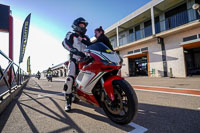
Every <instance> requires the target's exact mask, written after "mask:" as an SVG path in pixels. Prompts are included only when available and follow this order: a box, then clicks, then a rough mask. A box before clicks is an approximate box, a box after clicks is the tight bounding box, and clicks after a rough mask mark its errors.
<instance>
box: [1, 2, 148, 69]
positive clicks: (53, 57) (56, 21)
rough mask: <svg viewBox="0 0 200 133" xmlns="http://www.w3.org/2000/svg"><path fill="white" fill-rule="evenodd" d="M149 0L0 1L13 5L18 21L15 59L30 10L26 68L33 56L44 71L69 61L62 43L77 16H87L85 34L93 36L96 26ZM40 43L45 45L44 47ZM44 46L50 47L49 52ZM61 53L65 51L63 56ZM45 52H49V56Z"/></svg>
mask: <svg viewBox="0 0 200 133" xmlns="http://www.w3.org/2000/svg"><path fill="white" fill-rule="evenodd" d="M149 1H150V0H101V1H96V0H84V1H83V0H0V4H5V5H9V6H10V8H11V10H12V16H13V18H14V20H15V21H16V22H14V23H15V24H14V28H15V29H14V30H15V31H14V44H15V47H16V48H15V51H14V56H15V58H16V59H15V60H14V61H15V62H18V58H19V47H20V46H19V43H20V39H21V28H22V24H23V21H24V19H25V18H26V16H27V15H28V14H29V13H31V14H32V15H31V22H30V26H31V28H30V31H29V38H28V43H27V48H26V52H25V57H24V68H25V66H26V65H25V64H26V59H27V57H28V56H31V64H32V68H33V69H34V72H35V71H36V70H40V71H42V70H44V69H46V68H47V67H48V66H50V65H51V64H59V63H61V62H64V61H65V60H66V57H64V56H66V54H64V53H66V51H65V50H64V48H63V47H62V45H61V43H62V40H63V39H64V37H65V34H66V33H67V32H68V31H72V28H71V25H72V22H73V20H74V19H76V18H78V17H84V18H85V19H86V20H87V21H88V23H89V25H88V27H87V29H88V30H87V33H86V34H87V35H88V36H89V37H90V38H91V37H93V36H94V29H96V28H97V27H99V26H102V27H103V28H104V29H106V28H108V27H109V26H111V25H112V24H114V23H116V22H117V21H119V20H121V19H122V18H124V17H126V16H127V15H129V14H130V13H132V12H133V11H135V10H137V9H138V8H140V7H142V6H143V5H145V4H146V3H148V2H149ZM18 20H19V21H18ZM37 33H38V34H37ZM44 34H46V35H44ZM43 35H44V37H43ZM42 38H45V39H46V40H45V39H43V41H42ZM51 39H52V40H51ZM38 40H39V41H38ZM40 40H41V41H40ZM48 41H49V42H48ZM44 42H45V44H44ZM36 43H37V44H36ZM49 43H51V44H49ZM41 46H43V47H42V48H41ZM41 49H42V50H41ZM45 49H49V50H48V51H47V50H45ZM40 50H41V51H40ZM61 53H63V54H62V55H61ZM45 55H49V57H48V56H45ZM61 56H62V57H61ZM40 57H43V58H40ZM47 58H48V59H47ZM38 61H40V63H38ZM36 64H37V65H36ZM38 64H40V65H38ZM25 70H26V68H25Z"/></svg>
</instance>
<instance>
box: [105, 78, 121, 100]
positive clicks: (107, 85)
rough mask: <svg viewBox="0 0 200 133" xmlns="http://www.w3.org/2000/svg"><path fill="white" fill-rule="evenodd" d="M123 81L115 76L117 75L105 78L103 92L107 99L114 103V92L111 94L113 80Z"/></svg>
mask: <svg viewBox="0 0 200 133" xmlns="http://www.w3.org/2000/svg"><path fill="white" fill-rule="evenodd" d="M121 79H123V78H122V77H120V76H117V75H113V76H111V77H109V78H107V79H106V80H105V81H104V88H105V91H106V93H107V95H108V97H109V98H110V99H111V100H112V101H114V100H115V97H114V92H113V84H112V82H113V80H121Z"/></svg>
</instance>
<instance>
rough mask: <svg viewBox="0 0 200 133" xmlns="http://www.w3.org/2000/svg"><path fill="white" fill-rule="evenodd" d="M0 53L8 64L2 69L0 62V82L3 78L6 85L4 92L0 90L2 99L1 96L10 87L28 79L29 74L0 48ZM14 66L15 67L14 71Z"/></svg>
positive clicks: (7, 91)
mask: <svg viewBox="0 0 200 133" xmlns="http://www.w3.org/2000/svg"><path fill="white" fill-rule="evenodd" d="M0 55H1V56H3V57H4V58H5V59H6V60H7V61H8V62H9V63H8V66H7V67H6V69H4V70H3V69H2V68H1V65H2V64H0V82H1V81H2V80H4V82H5V85H6V86H4V87H6V88H7V89H6V90H5V91H4V92H1V94H0V100H2V98H3V96H5V95H6V94H8V93H11V91H12V89H14V88H16V87H17V86H18V85H20V84H21V83H22V82H23V81H25V80H26V79H28V78H29V76H28V75H27V74H26V73H25V72H24V71H23V70H22V69H21V68H20V67H19V66H18V65H17V64H16V63H14V62H13V61H12V60H11V59H10V58H9V57H8V56H6V54H4V53H3V52H2V51H1V50H0ZM0 63H1V62H0ZM15 68H17V69H16V71H15ZM8 77H10V78H8ZM1 87H2V86H0V89H1Z"/></svg>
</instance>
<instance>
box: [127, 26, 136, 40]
mask: <svg viewBox="0 0 200 133" xmlns="http://www.w3.org/2000/svg"><path fill="white" fill-rule="evenodd" d="M134 40H135V38H134V34H133V29H130V30H129V36H128V42H133V41H134Z"/></svg>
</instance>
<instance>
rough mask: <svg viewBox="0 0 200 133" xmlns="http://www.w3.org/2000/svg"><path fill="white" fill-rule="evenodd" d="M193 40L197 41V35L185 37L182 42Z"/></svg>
mask: <svg viewBox="0 0 200 133" xmlns="http://www.w3.org/2000/svg"><path fill="white" fill-rule="evenodd" d="M194 39H197V35H193V36H188V37H185V38H183V42H186V41H190V40H194Z"/></svg>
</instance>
